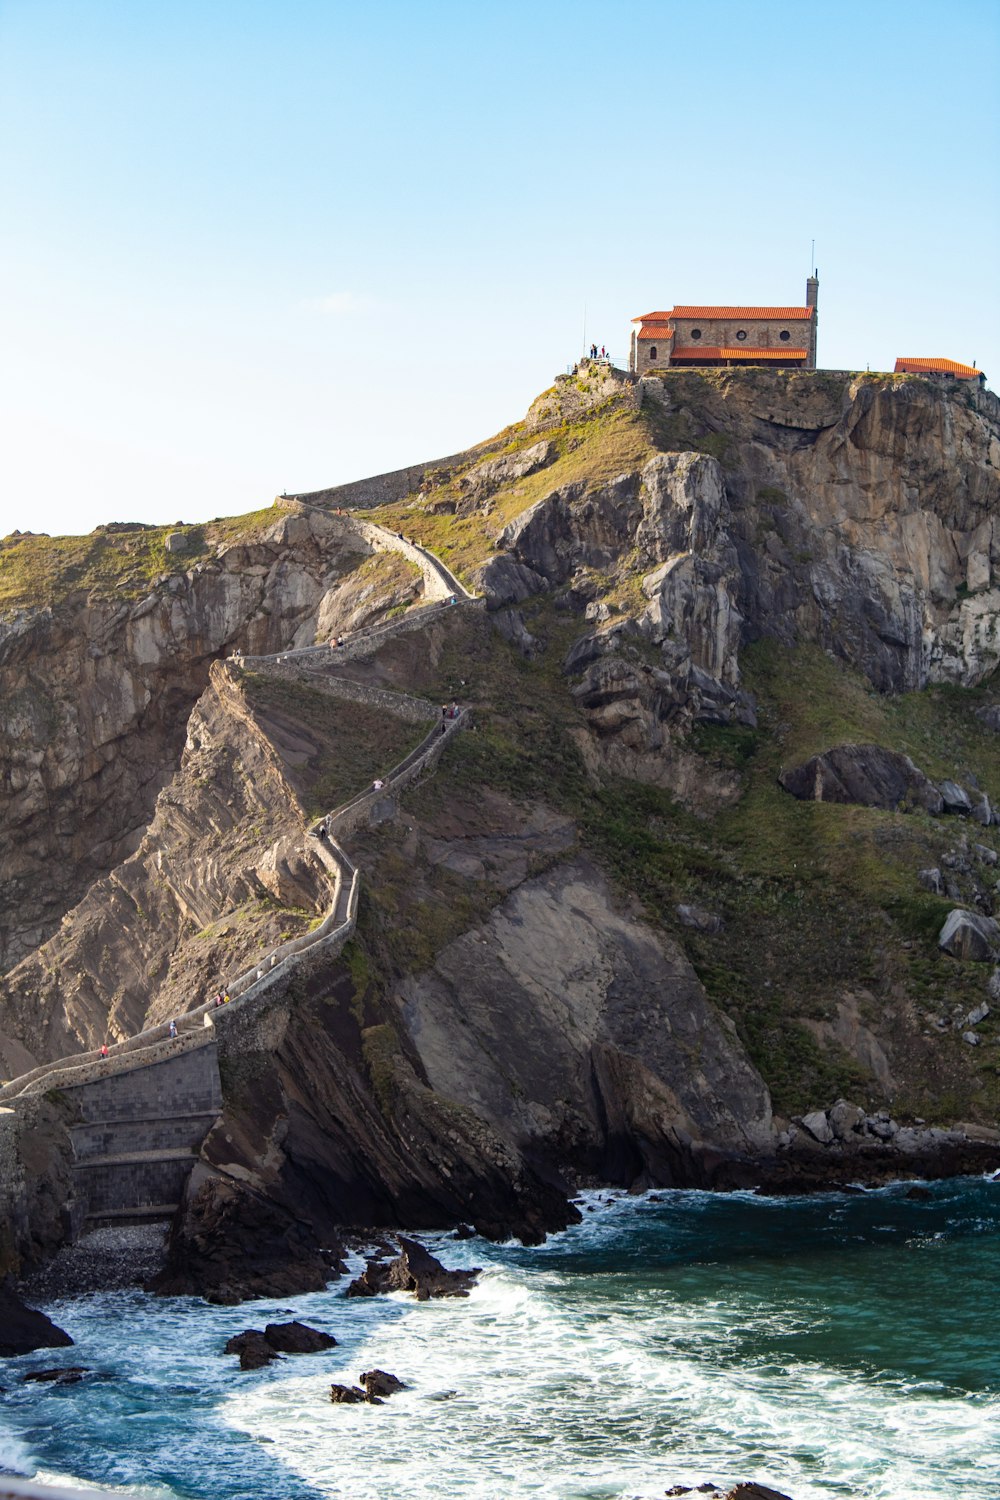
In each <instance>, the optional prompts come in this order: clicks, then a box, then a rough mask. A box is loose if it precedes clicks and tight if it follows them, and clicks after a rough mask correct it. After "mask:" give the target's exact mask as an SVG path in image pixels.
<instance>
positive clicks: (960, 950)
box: [938, 907, 1000, 963]
mask: <svg viewBox="0 0 1000 1500" xmlns="http://www.w3.org/2000/svg"><path fill="white" fill-rule="evenodd" d="M938 947H939V948H942V949H943V950H944V952H945V953H950V954H951V956H952V958H961V959H967V960H969V961H970V962H972V963H989V961H990V960H991V959H993V958H994V957H995V956H996V952H997V949H998V947H1000V925H998V924H997V923H996V922H994V920H993V918H992V917H983V916H980V915H979V913H978V912H974V911H964V910H962V909H961V908H960V907H959V908H956V910H955V911H951V912H949V913H948V916H947V918H946V920H945V924H944V926H943V927H942V928H941V932H940V934H939V935H938Z"/></svg>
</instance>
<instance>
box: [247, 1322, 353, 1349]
mask: <svg viewBox="0 0 1000 1500" xmlns="http://www.w3.org/2000/svg"><path fill="white" fill-rule="evenodd" d="M264 1337H265V1338H266V1339H267V1342H268V1343H269V1344H270V1345H271V1348H272V1349H277V1350H278V1352H279V1354H319V1353H320V1352H321V1351H322V1350H323V1349H334V1348H336V1345H337V1340H336V1339H335V1338H334V1336H333V1334H332V1333H324V1332H323V1330H322V1329H321V1328H310V1327H309V1324H308V1323H300V1322H299V1321H298V1319H295V1321H294V1322H292V1323H268V1324H267V1326H266V1327H265V1329H264Z"/></svg>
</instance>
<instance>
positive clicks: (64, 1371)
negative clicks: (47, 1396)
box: [21, 1365, 90, 1385]
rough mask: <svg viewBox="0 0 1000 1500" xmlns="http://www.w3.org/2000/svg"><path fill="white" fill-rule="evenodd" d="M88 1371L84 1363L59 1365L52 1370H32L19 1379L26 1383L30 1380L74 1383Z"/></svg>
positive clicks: (65, 1383)
mask: <svg viewBox="0 0 1000 1500" xmlns="http://www.w3.org/2000/svg"><path fill="white" fill-rule="evenodd" d="M89 1373H90V1372H89V1370H88V1369H87V1367H86V1365H60V1366H58V1367H57V1368H56V1369H54V1370H32V1371H31V1373H30V1374H29V1375H22V1376H21V1379H22V1380H23V1381H24V1383H25V1384H26V1385H27V1383H28V1382H29V1381H32V1380H37V1381H39V1382H42V1383H44V1384H47V1385H48V1384H51V1385H76V1384H77V1382H78V1381H81V1380H82V1379H83V1377H84V1376H85V1375H88V1374H89Z"/></svg>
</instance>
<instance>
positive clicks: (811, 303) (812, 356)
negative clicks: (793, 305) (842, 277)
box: [806, 268, 819, 370]
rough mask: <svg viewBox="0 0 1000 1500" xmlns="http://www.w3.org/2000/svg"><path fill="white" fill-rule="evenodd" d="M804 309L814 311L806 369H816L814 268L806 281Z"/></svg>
mask: <svg viewBox="0 0 1000 1500" xmlns="http://www.w3.org/2000/svg"><path fill="white" fill-rule="evenodd" d="M806 307H811V308H813V309H814V311H813V315H812V319H811V320H810V328H809V358H808V359H807V360H806V369H807V370H815V368H816V323H817V321H818V319H819V275H818V273H817V271H816V270H815V268H814V269H813V273H812V275H811V276H810V277H809V279H808V280H807V281H806Z"/></svg>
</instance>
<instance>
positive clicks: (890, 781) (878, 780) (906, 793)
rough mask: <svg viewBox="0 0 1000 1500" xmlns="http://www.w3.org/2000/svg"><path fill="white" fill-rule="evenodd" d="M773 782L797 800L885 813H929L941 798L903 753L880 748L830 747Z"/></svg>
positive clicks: (940, 807)
mask: <svg viewBox="0 0 1000 1500" xmlns="http://www.w3.org/2000/svg"><path fill="white" fill-rule="evenodd" d="M778 780H779V781H780V783H781V785H782V786H783V787H784V788H785V791H786V792H791V794H792V796H793V797H798V798H799V799H800V800H801V801H814V802H854V803H859V804H860V805H861V806H862V807H884V808H887V809H888V810H890V811H891V812H896V811H897V810H898V809H900V808H904V809H905V808H910V807H919V808H922V809H923V810H924V812H929V813H940V812H943V811H944V809H945V800H944V797H943V795H942V793H941V791H940V790H939V789H938V788H937V787H936V786H935V785H934V783H933V782H932V781H931V779H930V777H929V776H925V775H924V773H923V771H921V770H920V769H919V768H918V767H917V766H915V765H914V764H913V762H912V760H911V759H910V757H909V756H908V755H900V754H899V753H898V752H897V751H894V750H886V749H884V748H883V747H882V746H881V745H836V746H834V748H833V749H832V750H824V751H823V753H822V755H814V756H813V757H812V758H811V759H810V760H808V761H806V763H805V764H804V765H801V766H795V767H793V768H792V769H790V770H787V771H782V772H781V775H780V776H779V777H778Z"/></svg>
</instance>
